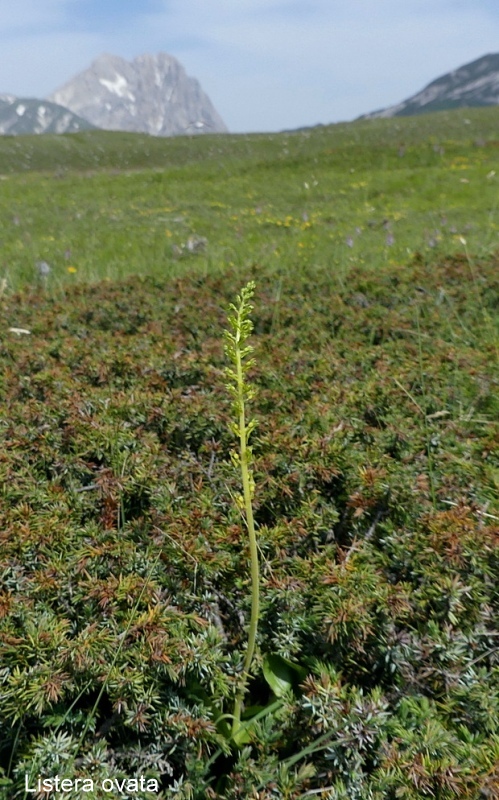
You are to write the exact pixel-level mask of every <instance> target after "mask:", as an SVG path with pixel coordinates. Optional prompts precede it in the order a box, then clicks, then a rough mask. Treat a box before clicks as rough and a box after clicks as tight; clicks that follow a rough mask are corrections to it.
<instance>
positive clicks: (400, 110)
mask: <svg viewBox="0 0 499 800" xmlns="http://www.w3.org/2000/svg"><path fill="white" fill-rule="evenodd" d="M495 105H499V53H492V54H489V55H487V56H482V58H478V59H477V60H476V61H472V62H471V63H469V64H465V65H464V66H463V67H459V69H455V70H453V71H452V72H448V73H446V74H445V75H442V77H440V78H437V79H436V80H435V81H432V83H429V84H428V86H425V88H424V89H422V91H420V92H418V93H417V94H415V95H413V96H412V97H409V98H408V99H407V100H404V101H403V102H402V103H399V104H398V105H395V106H390V107H389V108H383V109H381V110H380V111H373V112H372V113H371V114H364V115H363V116H362V117H360V119H375V118H376V117H406V116H411V115H413V114H426V113H428V112H429V111H445V110H448V109H451V108H462V107H470V106H495Z"/></svg>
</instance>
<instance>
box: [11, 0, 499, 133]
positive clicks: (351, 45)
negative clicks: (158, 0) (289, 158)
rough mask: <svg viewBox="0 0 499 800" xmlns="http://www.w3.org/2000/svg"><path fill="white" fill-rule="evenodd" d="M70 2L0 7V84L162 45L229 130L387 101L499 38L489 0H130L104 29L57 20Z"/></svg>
mask: <svg viewBox="0 0 499 800" xmlns="http://www.w3.org/2000/svg"><path fill="white" fill-rule="evenodd" d="M79 1H80V0H79ZM81 1H82V0H81ZM102 1H103V2H105V0H102ZM72 3H73V0H38V1H37V0H17V2H16V3H14V2H12V3H11V7H10V8H7V9H6V10H5V11H3V10H2V11H0V45H1V47H2V60H1V63H0V92H14V93H17V94H24V95H26V94H32V95H38V96H43V95H45V94H48V93H49V92H51V91H53V90H54V89H55V88H56V87H57V86H59V85H60V84H62V83H64V82H65V81H66V80H68V79H69V78H70V77H71V76H72V75H73V74H75V73H76V72H77V71H79V70H81V69H84V68H85V67H86V66H88V64H89V63H90V61H91V60H93V58H95V57H96V56H97V55H98V54H99V53H100V52H102V51H107V52H114V53H116V54H117V55H122V56H124V57H126V58H131V57H133V56H135V55H138V54H140V53H145V52H157V51H159V50H165V51H166V52H170V53H171V54H172V55H175V56H177V58H179V60H180V61H181V62H182V63H183V64H184V66H185V67H186V69H187V71H188V73H189V74H191V75H194V76H195V77H197V78H198V79H199V80H200V82H201V84H202V86H203V88H204V89H205V91H206V92H207V93H208V95H209V96H210V97H211V99H212V101H213V103H214V105H215V107H216V108H217V110H218V111H219V112H220V114H221V115H222V117H223V118H224V119H225V121H226V122H227V124H228V126H229V128H230V129H231V130H277V129H280V128H290V127H297V126H300V125H307V124H315V123H317V122H331V121H336V120H340V119H351V118H353V117H355V116H358V115H360V114H361V113H364V112H367V111H372V110H374V109H376V108H380V107H382V106H386V105H390V104H392V103H396V102H398V101H400V100H402V99H404V98H405V97H407V96H408V95H410V94H413V93H415V92H416V91H418V90H419V89H421V88H422V87H423V86H424V85H425V84H426V83H429V82H430V81H431V80H433V79H434V78H436V77H438V76H439V75H441V74H443V73H444V72H447V71H448V70H450V69H453V68H456V67H459V66H461V65H462V64H464V63H466V62H467V61H471V60H473V59H475V58H478V57H479V56H481V55H484V54H485V53H487V52H494V51H496V50H497V49H498V47H497V43H498V42H499V9H497V7H496V6H495V5H493V4H491V3H490V0H405V1H404V2H401V0H335V1H334V2H332V1H331V0H237V2H234V0H210V2H207V0H164V2H163V4H158V6H157V8H158V9H159V10H158V12H157V13H151V12H149V13H144V12H141V11H140V8H141V3H140V2H139V0H137V7H138V9H139V11H138V12H137V14H136V15H135V16H133V17H132V16H130V19H129V23H128V24H125V18H124V17H123V18H121V22H120V26H119V28H117V29H116V30H115V31H114V32H113V33H112V34H108V33H106V35H104V33H103V32H102V31H99V30H98V29H97V30H95V31H94V32H93V33H90V32H87V33H85V34H82V33H81V32H79V33H76V31H73V30H67V22H68V19H69V17H68V13H69V11H70V9H71V5H72ZM126 8H127V11H128V14H129V12H130V4H127V6H126ZM26 20H29V31H28V32H27V33H26V35H25V36H21V35H20V33H21V28H22V24H23V21H24V22H26ZM65 25H66V28H65V27H64V26H65ZM50 27H51V31H50V32H49V31H48V29H49V28H50ZM37 29H38V30H39V33H37V32H36V30H37ZM14 30H15V31H16V32H17V35H16V37H15V38H13V37H12V31H14ZM89 30H90V26H89V27H88V28H87V31H89ZM6 33H8V34H9V35H7V36H5V35H4V34H6Z"/></svg>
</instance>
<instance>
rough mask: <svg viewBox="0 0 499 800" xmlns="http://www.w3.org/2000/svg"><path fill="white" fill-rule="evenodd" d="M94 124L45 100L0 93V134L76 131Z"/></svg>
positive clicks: (87, 128) (83, 129)
mask: <svg viewBox="0 0 499 800" xmlns="http://www.w3.org/2000/svg"><path fill="white" fill-rule="evenodd" d="M94 127H95V126H94V125H92V124H91V123H90V122H87V120H85V119H82V118H81V117H79V116H77V115H76V114H74V113H73V112H72V111H69V109H67V108H63V107H62V106H60V105H57V104H56V103H51V102H49V101H48V100H36V99H34V98H31V97H28V98H26V97H14V95H11V94H3V95H0V135H7V134H8V135H10V136H19V135H20V134H29V133H77V132H78V131H85V130H90V129H91V128H94Z"/></svg>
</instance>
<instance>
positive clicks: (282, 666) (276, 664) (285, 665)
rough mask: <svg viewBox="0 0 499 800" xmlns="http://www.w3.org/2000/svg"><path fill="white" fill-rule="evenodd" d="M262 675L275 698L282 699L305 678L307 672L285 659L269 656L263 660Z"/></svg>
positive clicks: (275, 655)
mask: <svg viewBox="0 0 499 800" xmlns="http://www.w3.org/2000/svg"><path fill="white" fill-rule="evenodd" d="M263 674H264V677H265V680H266V681H267V683H268V685H269V686H270V688H271V689H272V691H273V692H274V694H275V696H276V697H284V695H285V694H287V693H288V692H290V691H293V690H294V689H296V688H297V687H298V685H299V683H301V681H303V680H304V679H305V678H306V677H307V670H306V669H305V668H304V667H302V666H300V665H299V664H294V663H293V662H292V661H289V660H288V659H287V658H283V657H282V656H279V655H277V654H270V655H266V656H265V658H264V661H263Z"/></svg>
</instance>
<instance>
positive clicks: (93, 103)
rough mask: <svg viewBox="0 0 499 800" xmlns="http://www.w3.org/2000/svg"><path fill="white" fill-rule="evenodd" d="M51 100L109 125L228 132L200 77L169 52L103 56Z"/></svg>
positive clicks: (166, 132) (158, 131) (164, 132)
mask: <svg viewBox="0 0 499 800" xmlns="http://www.w3.org/2000/svg"><path fill="white" fill-rule="evenodd" d="M49 99H50V100H52V101H54V102H55V103H60V104H61V105H63V106H66V107H67V108H69V109H70V110H71V111H73V112H74V113H75V114H78V115H80V116H82V117H83V118H84V119H86V120H88V121H89V122H91V123H92V124H93V125H96V126H97V127H99V128H104V129H106V130H122V131H141V132H144V133H150V134H152V135H154V136H175V135H177V134H185V133H189V134H192V133H214V132H225V131H227V128H226V126H225V124H224V122H223V120H222V119H221V117H220V116H219V115H218V113H217V112H216V110H215V108H214V107H213V105H212V103H211V101H210V99H209V98H208V97H207V95H206V94H205V93H204V92H203V90H202V89H201V86H200V84H199V83H198V81H197V80H195V79H194V78H190V77H189V76H188V75H187V74H186V72H185V70H184V68H183V66H182V65H181V64H180V63H179V62H178V61H177V60H176V59H175V58H173V56H169V55H167V54H166V53H159V54H158V55H144V56H139V57H138V58H135V59H134V60H133V61H131V62H129V61H125V59H124V58H119V57H118V56H113V55H101V56H100V57H99V58H97V59H96V60H95V61H94V62H93V63H92V64H91V66H90V67H89V68H88V69H86V70H84V72H81V73H80V74H79V75H76V77H74V78H72V80H70V81H69V82H68V83H66V84H64V86H62V87H61V88H60V89H57V90H56V91H55V92H53V94H51V95H50V96H49Z"/></svg>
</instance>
